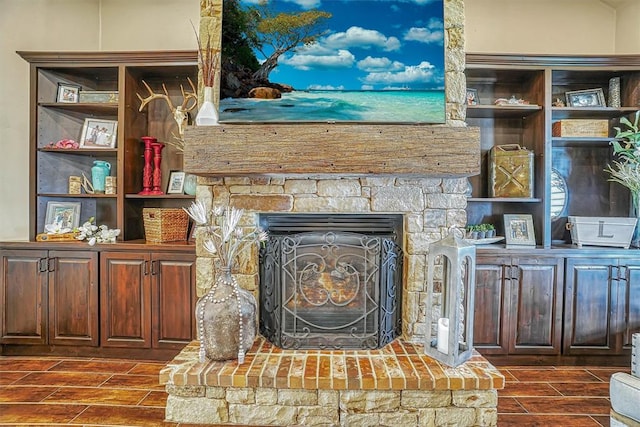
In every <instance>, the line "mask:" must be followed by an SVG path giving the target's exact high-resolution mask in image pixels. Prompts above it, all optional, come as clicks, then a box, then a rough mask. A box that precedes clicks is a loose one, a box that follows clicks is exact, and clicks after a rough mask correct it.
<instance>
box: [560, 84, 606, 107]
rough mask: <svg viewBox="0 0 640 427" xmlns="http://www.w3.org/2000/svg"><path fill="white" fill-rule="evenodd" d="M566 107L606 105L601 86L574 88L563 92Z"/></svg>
mask: <svg viewBox="0 0 640 427" xmlns="http://www.w3.org/2000/svg"><path fill="white" fill-rule="evenodd" d="M565 95H566V97H567V107H606V106H607V104H606V102H605V100H604V92H603V91H602V88H599V89H587V90H574V91H571V92H566V93H565Z"/></svg>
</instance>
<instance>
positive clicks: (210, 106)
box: [196, 86, 219, 126]
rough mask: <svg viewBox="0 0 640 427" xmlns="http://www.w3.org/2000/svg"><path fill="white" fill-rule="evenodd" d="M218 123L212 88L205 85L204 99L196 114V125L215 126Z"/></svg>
mask: <svg viewBox="0 0 640 427" xmlns="http://www.w3.org/2000/svg"><path fill="white" fill-rule="evenodd" d="M218 124H219V123H218V109H217V108H216V105H215V104H214V103H213V88H212V87H209V86H206V87H205V88H204V101H203V103H202V106H201V107H200V109H199V110H198V115H197V116H196V125H198V126H216V125H218Z"/></svg>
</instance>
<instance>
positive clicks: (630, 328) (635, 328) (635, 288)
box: [620, 260, 640, 348]
mask: <svg viewBox="0 0 640 427" xmlns="http://www.w3.org/2000/svg"><path fill="white" fill-rule="evenodd" d="M623 263H624V267H623V266H622V265H621V267H620V275H621V278H622V279H624V280H623V281H622V283H621V284H622V285H623V286H621V291H622V295H621V296H620V301H621V302H622V307H621V310H620V312H621V314H622V316H623V317H622V332H623V342H622V343H623V345H624V347H625V348H631V336H632V335H633V334H634V333H636V332H640V260H621V261H620V264H623Z"/></svg>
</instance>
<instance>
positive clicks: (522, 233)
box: [504, 214, 536, 247]
mask: <svg viewBox="0 0 640 427" xmlns="http://www.w3.org/2000/svg"><path fill="white" fill-rule="evenodd" d="M504 235H505V238H506V244H507V247H509V246H535V245H536V233H535V229H534V228H533V216H532V215H528V214H505V215H504Z"/></svg>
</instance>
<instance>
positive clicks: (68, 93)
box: [56, 83, 82, 104]
mask: <svg viewBox="0 0 640 427" xmlns="http://www.w3.org/2000/svg"><path fill="white" fill-rule="evenodd" d="M81 89H82V87H81V86H78V85H72V84H69V83H58V94H57V95H56V102H63V103H68V104H74V103H77V102H78V100H79V99H80V90H81Z"/></svg>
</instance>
